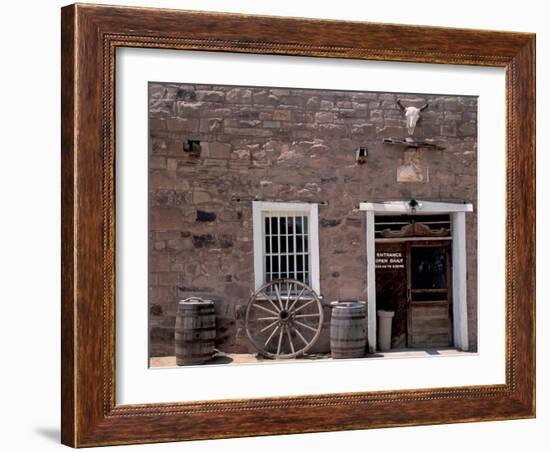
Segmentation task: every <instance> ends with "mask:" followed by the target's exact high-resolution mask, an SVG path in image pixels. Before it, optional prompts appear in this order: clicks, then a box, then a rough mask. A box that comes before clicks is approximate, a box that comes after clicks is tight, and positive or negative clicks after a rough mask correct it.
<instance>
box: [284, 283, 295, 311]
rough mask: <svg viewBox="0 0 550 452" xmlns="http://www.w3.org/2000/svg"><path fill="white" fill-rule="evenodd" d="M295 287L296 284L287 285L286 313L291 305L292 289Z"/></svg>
mask: <svg viewBox="0 0 550 452" xmlns="http://www.w3.org/2000/svg"><path fill="white" fill-rule="evenodd" d="M293 285H294V283H289V282H287V283H286V301H285V311H286V310H287V309H288V305H289V303H290V294H291V290H290V289H291V288H292V286H293Z"/></svg>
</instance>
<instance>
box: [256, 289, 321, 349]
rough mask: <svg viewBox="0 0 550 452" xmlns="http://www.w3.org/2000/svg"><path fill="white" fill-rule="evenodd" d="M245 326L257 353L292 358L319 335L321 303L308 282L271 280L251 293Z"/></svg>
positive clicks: (308, 346) (312, 342)
mask: <svg viewBox="0 0 550 452" xmlns="http://www.w3.org/2000/svg"><path fill="white" fill-rule="evenodd" d="M245 326H246V335H247V336H248V339H249V340H250V342H251V343H252V344H253V345H254V347H255V348H256V350H258V352H259V353H260V354H262V355H264V356H267V357H269V358H275V359H288V358H295V357H297V356H300V355H303V354H304V353H305V352H306V351H307V350H309V349H310V348H311V347H312V346H313V344H315V341H316V340H317V339H318V338H319V334H321V327H322V326H323V306H322V305H321V301H320V300H319V297H318V296H317V294H316V293H315V291H314V290H313V289H312V288H311V287H309V286H308V285H307V284H304V283H303V282H301V281H297V280H295V279H277V280H273V281H270V282H268V283H267V284H265V285H264V286H262V287H261V288H260V289H259V290H258V291H257V292H256V293H254V294H253V295H252V296H251V297H250V300H249V302H248V305H247V306H246V317H245Z"/></svg>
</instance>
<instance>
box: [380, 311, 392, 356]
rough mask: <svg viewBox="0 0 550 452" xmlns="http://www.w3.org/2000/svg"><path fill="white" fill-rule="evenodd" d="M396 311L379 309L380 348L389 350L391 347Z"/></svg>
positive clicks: (383, 350) (382, 350) (384, 350)
mask: <svg viewBox="0 0 550 452" xmlns="http://www.w3.org/2000/svg"><path fill="white" fill-rule="evenodd" d="M394 315H395V312H394V311H384V310H382V309H380V310H378V349H379V350H380V351H381V352H387V351H389V350H390V349H391V325H392V319H393V316H394Z"/></svg>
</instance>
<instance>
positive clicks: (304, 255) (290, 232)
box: [263, 212, 311, 285]
mask: <svg viewBox="0 0 550 452" xmlns="http://www.w3.org/2000/svg"><path fill="white" fill-rule="evenodd" d="M263 235H264V264H265V265H264V281H265V282H266V283H267V282H269V281H272V280H274V279H280V278H292V279H297V280H298V281H302V282H304V283H305V284H308V285H310V284H311V283H310V277H311V275H310V243H309V242H310V235H309V217H308V216H307V215H275V214H271V213H268V212H266V213H264V215H263Z"/></svg>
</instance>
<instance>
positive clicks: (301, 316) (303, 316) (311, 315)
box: [258, 314, 321, 320]
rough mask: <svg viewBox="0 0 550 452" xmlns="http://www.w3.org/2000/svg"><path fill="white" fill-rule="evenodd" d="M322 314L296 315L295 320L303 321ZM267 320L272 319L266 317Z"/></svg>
mask: <svg viewBox="0 0 550 452" xmlns="http://www.w3.org/2000/svg"><path fill="white" fill-rule="evenodd" d="M320 316H321V314H300V315H295V316H294V318H295V319H301V318H305V317H320ZM267 318H271V317H266V319H267ZM258 320H263V319H258Z"/></svg>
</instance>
